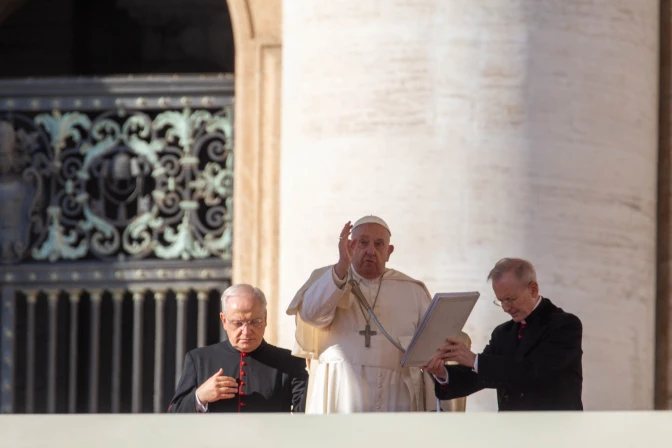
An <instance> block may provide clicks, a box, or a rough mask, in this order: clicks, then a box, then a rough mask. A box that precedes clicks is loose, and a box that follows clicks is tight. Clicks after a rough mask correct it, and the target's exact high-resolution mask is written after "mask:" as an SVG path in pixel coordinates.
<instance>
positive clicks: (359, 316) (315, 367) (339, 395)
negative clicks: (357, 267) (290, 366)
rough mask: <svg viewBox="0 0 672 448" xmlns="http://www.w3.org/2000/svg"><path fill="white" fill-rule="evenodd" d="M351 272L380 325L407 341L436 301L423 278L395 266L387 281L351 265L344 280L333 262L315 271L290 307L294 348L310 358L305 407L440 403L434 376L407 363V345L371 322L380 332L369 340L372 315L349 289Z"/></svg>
mask: <svg viewBox="0 0 672 448" xmlns="http://www.w3.org/2000/svg"><path fill="white" fill-rule="evenodd" d="M351 278H354V279H355V280H356V281H357V282H358V283H359V286H360V289H361V290H362V293H363V295H364V297H365V298H366V300H367V301H368V303H369V305H370V306H371V307H373V311H374V313H375V315H376V318H377V319H378V321H379V322H380V324H381V325H382V326H383V328H384V329H385V330H386V331H387V332H388V334H389V335H390V336H392V337H393V338H394V339H395V340H396V341H397V342H398V343H399V344H400V345H401V346H402V347H404V348H406V347H407V346H408V344H409V343H410V341H411V339H412V337H413V334H414V333H415V330H416V328H417V326H418V325H419V323H420V321H421V320H422V318H423V316H424V314H425V311H426V310H427V308H428V306H429V304H430V301H431V297H430V295H429V292H428V291H427V288H426V287H425V285H424V284H423V283H422V282H420V281H418V280H414V279H412V278H410V277H408V276H407V275H405V274H402V273H401V272H398V271H395V270H393V269H386V271H385V273H384V274H383V277H382V281H381V280H380V279H378V280H367V279H365V278H363V277H361V276H359V275H358V274H357V273H355V272H354V270H353V269H350V270H349V272H348V275H347V277H346V278H345V279H344V280H339V279H338V277H337V276H336V274H335V272H334V269H333V266H327V267H324V268H320V269H317V270H316V271H314V272H313V273H312V275H311V276H310V278H309V279H308V281H307V282H306V284H305V285H303V286H302V287H301V289H300V290H299V291H298V293H297V294H296V296H295V297H294V300H293V301H292V303H291V304H290V305H289V308H288V309H287V314H289V315H295V316H296V342H297V347H296V348H295V350H294V354H295V355H297V356H302V357H305V358H307V359H308V360H310V379H309V382H308V399H307V404H306V413H312V414H325V413H336V412H339V413H347V412H372V411H378V412H392V411H396V412H409V411H425V410H428V411H432V410H435V409H436V404H435V403H436V399H435V396H434V385H433V382H432V380H431V378H430V377H429V375H428V374H426V373H423V372H422V371H421V370H420V369H418V368H402V367H401V358H402V356H403V354H402V352H401V351H400V350H399V349H397V348H396V347H395V346H394V345H392V343H390V341H388V340H387V338H386V337H385V336H384V335H383V334H381V332H380V330H378V328H377V327H376V325H375V323H374V322H373V321H370V322H369V325H370V328H371V330H372V331H377V333H378V334H376V335H373V336H370V347H366V346H365V336H364V335H362V334H360V332H362V331H363V330H364V329H365V327H366V324H367V319H370V316H369V315H368V313H367V312H366V310H362V309H361V307H360V305H359V303H358V301H357V299H356V298H355V296H354V295H353V294H352V293H351V291H350V289H351V286H350V284H349V280H350V279H351ZM379 289H380V292H379V291H378V290H379ZM376 296H377V300H376ZM374 301H375V306H374ZM365 316H366V318H365Z"/></svg>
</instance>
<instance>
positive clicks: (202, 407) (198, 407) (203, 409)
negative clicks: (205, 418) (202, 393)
mask: <svg viewBox="0 0 672 448" xmlns="http://www.w3.org/2000/svg"><path fill="white" fill-rule="evenodd" d="M194 395H195V396H196V412H208V405H207V404H205V405H204V404H203V403H201V400H199V399H198V393H197V392H194Z"/></svg>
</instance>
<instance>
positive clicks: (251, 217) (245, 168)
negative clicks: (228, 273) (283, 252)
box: [227, 0, 283, 342]
mask: <svg viewBox="0 0 672 448" xmlns="http://www.w3.org/2000/svg"><path fill="white" fill-rule="evenodd" d="M227 3H228V5H229V13H230V16H231V23H232V26H233V32H234V41H235V46H236V74H235V77H236V91H235V96H236V104H235V115H236V122H235V135H236V140H235V146H236V176H235V179H234V202H235V204H236V206H235V207H236V210H235V214H234V227H235V228H236V229H245V231H244V232H243V231H240V230H238V231H236V232H234V236H233V263H232V264H233V281H234V282H246V283H252V284H254V285H256V286H258V287H259V288H261V289H262V290H263V291H264V293H265V294H266V296H267V297H268V299H269V305H268V327H267V330H266V338H267V339H268V340H269V342H275V341H276V340H277V321H278V319H279V318H280V316H281V315H282V313H283V310H279V309H278V303H279V297H278V260H279V210H280V201H279V199H280V198H279V194H278V188H279V183H280V182H279V176H280V97H281V74H282V1H281V0H227Z"/></svg>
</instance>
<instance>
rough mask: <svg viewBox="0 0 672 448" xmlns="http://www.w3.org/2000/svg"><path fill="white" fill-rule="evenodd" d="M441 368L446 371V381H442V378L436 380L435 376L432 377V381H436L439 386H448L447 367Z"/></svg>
mask: <svg viewBox="0 0 672 448" xmlns="http://www.w3.org/2000/svg"><path fill="white" fill-rule="evenodd" d="M443 368H444V369H445V370H446V379H445V380H444V379H442V378H438V377H436V375H432V376H433V377H434V379H435V380H436V382H437V383H439V384H441V385H442V386H443V385H445V384H448V380H449V379H450V378H449V377H448V367H446V366H443Z"/></svg>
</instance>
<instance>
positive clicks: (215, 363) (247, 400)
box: [168, 341, 308, 413]
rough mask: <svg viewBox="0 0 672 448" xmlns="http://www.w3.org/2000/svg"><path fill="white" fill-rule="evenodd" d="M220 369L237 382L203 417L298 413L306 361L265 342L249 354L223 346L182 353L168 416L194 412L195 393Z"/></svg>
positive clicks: (302, 403) (303, 400)
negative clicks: (231, 394)
mask: <svg viewBox="0 0 672 448" xmlns="http://www.w3.org/2000/svg"><path fill="white" fill-rule="evenodd" d="M220 368H221V369H223V371H224V372H223V373H224V376H229V377H232V378H235V379H236V380H237V381H238V393H237V394H236V395H235V396H234V397H233V398H230V399H224V400H219V401H216V402H214V403H210V404H208V412H241V413H242V412H290V411H292V412H304V410H305V406H306V388H307V385H308V372H307V371H306V361H305V360H304V359H303V358H298V357H296V356H292V354H291V352H290V351H289V350H286V349H283V348H279V347H275V346H273V345H271V344H269V343H267V342H266V341H262V343H261V345H260V346H259V347H258V348H257V349H256V350H254V351H252V352H249V353H243V352H239V351H238V350H236V349H235V348H233V346H232V345H231V343H230V342H229V341H223V342H220V343H217V344H214V345H210V346H207V347H201V348H197V349H194V350H192V351H190V352H189V353H187V356H186V358H185V361H184V370H183V372H182V376H181V377H180V381H179V383H178V385H177V388H176V391H175V396H174V397H173V399H172V400H171V402H170V406H169V407H168V412H191V413H193V412H196V389H197V388H198V386H200V385H201V384H203V383H204V382H205V381H206V380H207V379H208V378H210V377H211V376H212V375H214V374H215V373H217V371H218V370H219V369H220Z"/></svg>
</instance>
